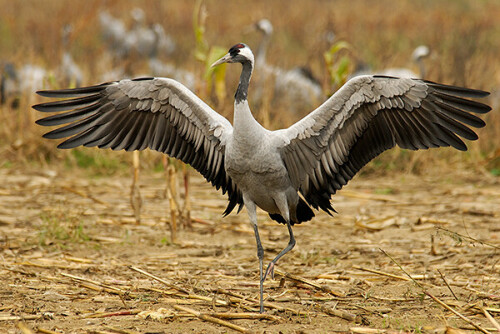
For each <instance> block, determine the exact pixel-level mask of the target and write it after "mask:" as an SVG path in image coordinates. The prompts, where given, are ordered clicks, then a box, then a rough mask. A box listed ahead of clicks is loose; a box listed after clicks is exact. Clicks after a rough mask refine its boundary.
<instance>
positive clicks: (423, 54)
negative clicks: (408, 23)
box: [351, 45, 430, 79]
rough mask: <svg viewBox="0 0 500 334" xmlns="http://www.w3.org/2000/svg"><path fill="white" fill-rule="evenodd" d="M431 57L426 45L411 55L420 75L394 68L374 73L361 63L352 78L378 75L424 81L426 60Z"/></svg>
mask: <svg viewBox="0 0 500 334" xmlns="http://www.w3.org/2000/svg"><path fill="white" fill-rule="evenodd" d="M429 55H430V49H429V47H428V46H426V45H419V46H417V47H416V48H415V50H413V53H412V55H411V60H412V61H413V63H414V64H416V65H417V67H418V69H419V74H418V73H416V72H415V71H413V70H412V69H410V68H405V67H394V68H387V69H382V70H379V71H373V70H372V69H371V67H370V66H369V65H367V64H365V63H361V64H359V65H358V68H357V69H356V70H355V72H354V73H353V74H352V75H351V78H353V77H357V76H360V75H375V74H378V75H387V76H391V77H399V78H421V79H424V78H425V75H426V72H425V62H424V59H425V58H427V57H428V56H429Z"/></svg>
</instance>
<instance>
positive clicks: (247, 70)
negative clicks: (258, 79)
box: [234, 61, 253, 103]
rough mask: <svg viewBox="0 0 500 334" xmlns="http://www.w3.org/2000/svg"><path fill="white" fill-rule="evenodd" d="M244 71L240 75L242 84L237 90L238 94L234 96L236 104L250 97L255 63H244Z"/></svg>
mask: <svg viewBox="0 0 500 334" xmlns="http://www.w3.org/2000/svg"><path fill="white" fill-rule="evenodd" d="M242 66H243V68H242V70H241V75H240V83H239V84H238V88H237V89H236V94H235V95H234V100H235V103H240V102H242V101H244V100H245V101H246V100H247V96H248V86H249V84H250V78H251V77H252V71H253V63H252V62H251V61H246V62H243V63H242Z"/></svg>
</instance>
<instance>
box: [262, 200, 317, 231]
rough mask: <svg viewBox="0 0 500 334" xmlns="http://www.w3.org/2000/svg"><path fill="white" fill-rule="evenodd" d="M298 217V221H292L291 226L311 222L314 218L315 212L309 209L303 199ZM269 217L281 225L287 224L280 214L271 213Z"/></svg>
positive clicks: (300, 201) (299, 205)
mask: <svg viewBox="0 0 500 334" xmlns="http://www.w3.org/2000/svg"><path fill="white" fill-rule="evenodd" d="M296 216H297V221H291V222H290V224H291V225H295V224H300V223H302V222H306V221H309V220H311V219H312V218H313V217H314V212H313V210H312V209H311V208H310V207H309V205H307V203H306V202H305V201H304V200H303V199H302V198H300V199H299V204H298V205H297V212H296ZM269 217H271V219H272V220H275V221H277V222H278V223H280V224H286V221H285V218H283V217H282V216H281V215H280V214H279V213H270V214H269Z"/></svg>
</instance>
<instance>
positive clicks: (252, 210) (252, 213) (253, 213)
mask: <svg viewBox="0 0 500 334" xmlns="http://www.w3.org/2000/svg"><path fill="white" fill-rule="evenodd" d="M243 202H244V203H245V207H246V208H247V212H248V217H249V218H250V222H251V223H252V226H253V231H254V233H255V241H256V242H257V257H258V258H259V274H260V285H259V289H260V313H264V280H265V278H264V276H263V269H264V267H263V261H264V248H262V243H261V242H260V235H259V226H258V225H257V208H256V206H255V203H254V202H252V201H245V199H243Z"/></svg>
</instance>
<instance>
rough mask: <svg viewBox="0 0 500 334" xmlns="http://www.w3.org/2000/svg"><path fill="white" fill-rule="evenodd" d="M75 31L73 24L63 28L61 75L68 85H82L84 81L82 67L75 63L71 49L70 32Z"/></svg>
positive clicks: (64, 83) (65, 84) (64, 82)
mask: <svg viewBox="0 0 500 334" xmlns="http://www.w3.org/2000/svg"><path fill="white" fill-rule="evenodd" d="M72 31H73V28H72V26H71V25H69V24H66V25H64V27H63V29H62V46H63V52H62V59H61V66H60V68H59V71H60V76H61V78H62V79H63V85H64V86H66V87H80V86H81V85H82V82H83V73H82V70H81V69H80V67H79V66H78V65H77V64H76V63H75V61H74V60H73V57H72V56H71V53H70V51H69V40H70V34H71V32H72Z"/></svg>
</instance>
